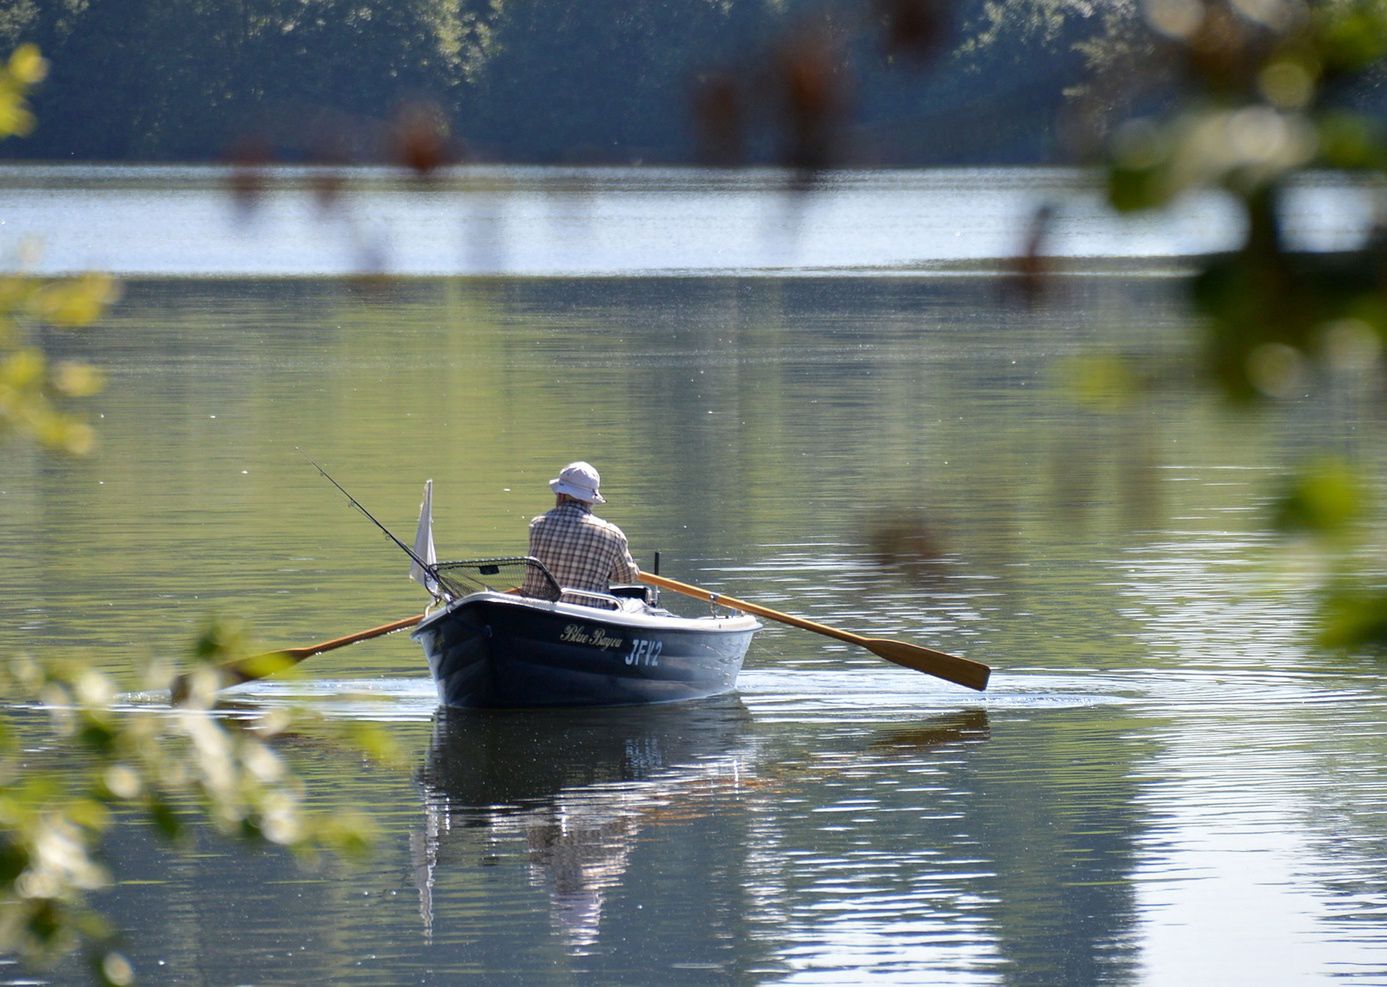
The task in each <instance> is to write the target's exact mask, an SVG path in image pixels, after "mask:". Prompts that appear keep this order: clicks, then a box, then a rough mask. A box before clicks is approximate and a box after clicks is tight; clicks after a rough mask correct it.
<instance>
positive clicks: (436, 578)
mask: <svg viewBox="0 0 1387 987" xmlns="http://www.w3.org/2000/svg"><path fill="white" fill-rule="evenodd" d="M299 451H300V452H303V450H302V449H300V450H299ZM304 458H305V459H307V460H308V461H309V463H311V464H312V466H313V468H314V469H315V470H317V471H318V472H319V473H321V474H323V479H325V480H327V482H328V483H331V484H332V485H333V486H334V487H336V488H337V489H338V490H340V491H342V496H344V497H346V498H347V500H348V501H349V502H350V503H351V505H352V506H353V507H355V508H356V509H357V510H358V511H360V512H361V513H362V514H363V515H365V517H366V520H368V521H370V522H371V523H372V524H374V525H375V526H376V527H377V528H379V529H380V530H381V531H384V532H385V537H387V538H389V539H390V540H391V541H393V542H394V543H395V544H396V545H398V546H399V547H400V551H402V552H404V553H405V554H406V555H408V556H409V557H410V558H411V559H413V560H414V564H415V565H417V566H418V567H419V568H421V569H423V570H424V571H425V572H426V573H428V574H429V577H430V578H431V579H433V582H434V585H435V586H438V587H440V588H442V587H443V586H445V585H446V583H444V582H443V577H442V576H440V575H439V574H438V569H437V568H436V567H435V566H433V565H430V564H429V563H428V562H425V561H424V560H423V559H421V558H420V557H419V556H418V555H416V554H415V552H414V549H412V548H410V547H409V546H408V545H406V544H405V543H404V542H402V541H400V539H398V538H396V537H395V533H394V532H393V531H391V530H390V529H389V528H387V527H386V526H385V525H383V524H381V523H380V522H379V521H377V520H376V519H375V517H374V516H373V515H372V514H371V512H370V511H368V510H367V509H366V508H364V507H362V506H361V502H360V501H358V500H357V499H356V498H355V497H353V496H352V495H351V494H349V493H347V488H346V487H344V486H342V484H340V483H338V482H337V481H336V480H334V479H333V478H332V477H331V476H330V475H329V474H328V471H327V470H325V469H323V468H322V467H321V466H319V465H318V464H317V463H316V462H314V461H313V460H312V459H310V458H309V457H308V456H306V455H305V456H304Z"/></svg>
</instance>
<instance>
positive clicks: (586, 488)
mask: <svg viewBox="0 0 1387 987" xmlns="http://www.w3.org/2000/svg"><path fill="white" fill-rule="evenodd" d="M599 483H601V477H600V476H599V475H598V473H597V470H596V469H594V468H593V467H592V465H591V464H590V463H584V462H576V463H569V464H568V465H567V466H565V467H564V468H563V469H562V470H560V471H559V475H558V476H556V477H554V479H552V480H550V481H549V489H550V490H552V491H554V498H555V499H554V506H553V508H551V509H550V510H549V511H547V512H545V513H544V514H541V515H540V516H539V517H537V518H535V519H534V520H533V521H531V522H530V555H532V556H534V557H535V558H537V559H539V561H540V562H542V563H544V566H545V568H547V569H548V570H549V571H550V573H552V574H553V576H554V578H555V579H556V580H557V581H558V583H559V585H560V586H562V587H563V588H564V589H575V590H586V591H587V592H590V593H607V592H609V591H610V587H611V585H612V583H634V582H636V581H638V580H639V579H640V570H639V569H638V568H636V563H635V560H634V559H632V558H631V550H630V548H629V547H628V546H627V543H626V535H625V534H624V533H623V532H622V530H621V529H620V528H618V527H617V526H616V525H614V524H612V523H611V522H610V521H604V520H602V518H600V517H598V516H597V515H596V514H594V513H592V508H593V505H594V504H605V503H606V499H605V498H604V497H603V496H602V494H601V493H599V492H598V489H597V488H598V484H599ZM520 591H521V592H522V593H524V594H525V595H526V596H535V597H539V598H541V599H546V598H548V597H549V596H550V590H549V588H548V586H547V585H546V584H545V582H544V579H543V577H542V576H540V575H539V574H538V573H535V572H527V573H526V575H525V583H524V585H523V586H521V588H520ZM562 601H563V602H564V603H580V604H583V605H585V606H605V604H604V603H603V602H602V601H601V600H597V599H594V598H592V597H589V596H579V595H576V594H567V593H566V594H564V596H563V597H562Z"/></svg>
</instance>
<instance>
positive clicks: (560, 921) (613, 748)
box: [411, 694, 754, 947]
mask: <svg viewBox="0 0 1387 987" xmlns="http://www.w3.org/2000/svg"><path fill="white" fill-rule="evenodd" d="M750 725H751V716H750V714H749V713H748V711H747V709H746V707H745V706H744V705H743V704H742V702H741V700H740V698H739V697H738V696H736V695H735V694H732V695H725V696H717V697H714V698H711V699H706V700H701V701H696V702H692V703H678V704H671V705H659V706H630V707H614V708H606V709H572V710H554V711H546V712H545V713H543V714H536V713H533V712H531V713H515V712H504V711H487V710H459V709H450V708H448V707H440V708H439V711H438V713H437V718H436V719H435V721H434V735H433V742H432V744H431V746H430V748H429V752H428V756H427V759H426V761H425V763H424V765H423V767H422V768H421V770H420V771H419V782H420V784H421V786H422V788H423V793H424V826H423V829H422V832H417V833H415V834H414V837H413V846H412V848H411V849H412V852H413V857H414V867H415V876H416V883H417V885H418V888H419V894H420V910H421V915H422V918H423V922H424V930H425V934H426V936H431V934H432V927H433V894H432V892H433V886H434V879H435V874H436V872H437V871H438V869H439V867H440V866H442V865H444V864H445V862H448V861H452V862H455V863H458V864H462V865H464V866H471V865H473V864H475V863H476V862H477V861H478V859H480V860H481V861H483V862H484V861H485V859H486V858H487V856H488V855H489V850H490V848H495V847H496V846H498V845H499V844H502V843H507V844H512V845H513V844H514V842H515V841H516V840H517V839H520V840H523V841H524V845H525V846H526V854H527V859H528V864H529V874H530V880H531V882H532V883H533V884H534V885H535V886H537V887H545V888H547V890H548V892H549V898H550V902H551V908H552V914H553V919H554V923H555V925H556V926H557V927H558V929H559V930H560V931H561V932H562V933H563V935H564V937H565V939H566V940H567V941H568V943H569V945H570V946H572V947H582V946H586V945H590V944H592V943H594V942H596V940H597V932H598V926H599V923H600V921H601V917H602V906H603V902H604V898H605V896H606V894H607V893H608V891H609V890H610V889H612V888H613V887H615V886H616V885H617V884H618V883H619V882H620V880H621V877H622V875H623V874H624V873H625V870H626V865H627V861H628V858H629V856H630V854H631V852H632V850H633V849H634V847H635V844H636V838H637V836H638V834H639V833H640V832H641V831H642V830H643V829H645V828H646V827H647V826H651V825H657V824H659V823H661V822H663V821H676V820H677V821H679V822H686V821H688V820H690V819H693V818H696V817H698V816H700V815H702V814H704V813H706V812H711V811H713V810H714V809H715V807H716V806H717V805H718V804H720V803H722V802H724V801H725V800H726V799H728V798H731V797H735V796H736V795H738V794H739V793H740V792H741V791H742V790H743V789H744V788H745V787H746V786H747V785H751V784H754V780H753V779H751V778H750V776H749V771H750V766H751V763H752V761H753V756H752V755H753V751H752V748H753V743H752V741H751V738H750V735H749V732H748V728H749V727H750ZM467 830H481V832H480V833H479V834H478V835H479V836H480V837H481V838H480V839H469V838H467V837H466V836H465V831H467ZM468 857H471V858H472V859H470V860H469V859H467V858H468Z"/></svg>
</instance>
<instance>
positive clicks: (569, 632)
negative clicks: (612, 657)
mask: <svg viewBox="0 0 1387 987" xmlns="http://www.w3.org/2000/svg"><path fill="white" fill-rule="evenodd" d="M559 640H560V641H562V642H564V643H565V644H586V645H587V646H588V647H590V648H601V649H602V650H603V651H615V650H616V649H617V648H619V647H621V646H622V645H623V644H624V643H625V642H624V641H623V640H622V639H621V638H619V637H612V636H611V635H610V634H608V633H607V632H606V631H604V630H603V629H602V628H600V627H584V626H583V625H582V624H569V625H568V626H567V627H565V628H564V629H563V631H562V633H560V634H559Z"/></svg>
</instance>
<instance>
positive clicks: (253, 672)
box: [172, 613, 424, 702]
mask: <svg viewBox="0 0 1387 987" xmlns="http://www.w3.org/2000/svg"><path fill="white" fill-rule="evenodd" d="M423 619H424V615H423V614H422V613H420V614H415V615H414V616H413V617H405V618H404V619H403V620H396V621H392V622H391V623H389V624H381V625H380V626H379V627H372V628H371V629H370V630H367V631H357V632H356V633H355V634H348V635H347V636H345V637H335V638H333V639H332V640H331V641H323V642H322V643H320V644H310V645H308V646H307V647H304V648H285V649H284V650H283V651H268V652H266V653H265V654H263V655H254V656H252V657H250V658H238V659H236V660H235V661H229V662H227V663H226V664H225V665H222V666H220V667H218V669H217V672H218V674H219V676H220V680H221V686H220V687H221V688H223V689H224V688H226V687H227V686H232V685H240V684H241V683H242V682H252V681H254V680H255V679H263V678H264V677H265V676H267V675H273V674H274V673H275V672H282V671H284V669H286V668H292V667H293V666H294V665H297V664H298V663H299V662H301V661H303V660H304V659H305V658H312V657H313V656H314V655H320V654H322V653H323V652H324V651H335V650H337V649H338V648H345V647H346V646H347V645H349V644H356V643H357V642H358V641H369V640H370V639H371V638H373V637H382V636H384V635H386V634H393V633H394V632H395V631H402V630H404V629H405V628H406V627H413V626H414V625H415V624H417V623H419V621H421V620H423ZM172 693H173V701H174V702H181V701H182V700H183V698H184V697H185V696H187V694H188V676H187V675H186V674H184V675H179V676H178V677H177V678H175V679H174V680H173V688H172Z"/></svg>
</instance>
